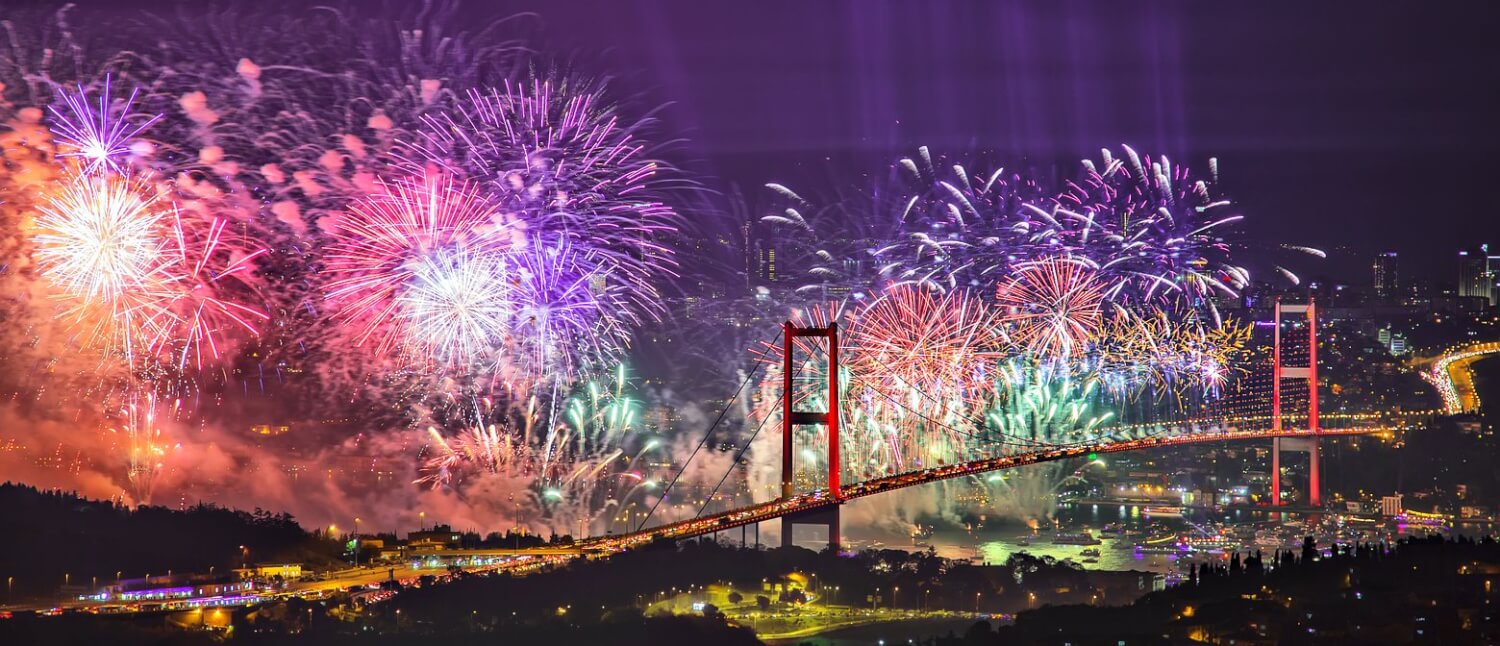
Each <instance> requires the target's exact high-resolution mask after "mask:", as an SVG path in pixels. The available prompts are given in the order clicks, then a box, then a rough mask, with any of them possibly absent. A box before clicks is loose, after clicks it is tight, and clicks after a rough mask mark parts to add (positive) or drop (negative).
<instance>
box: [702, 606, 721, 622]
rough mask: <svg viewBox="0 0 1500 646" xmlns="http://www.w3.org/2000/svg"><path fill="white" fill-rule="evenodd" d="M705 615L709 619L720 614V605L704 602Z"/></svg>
mask: <svg viewBox="0 0 1500 646" xmlns="http://www.w3.org/2000/svg"><path fill="white" fill-rule="evenodd" d="M703 616H705V617H708V618H709V619H712V618H714V617H717V616H719V607H718V606H716V605H714V604H711V603H705V604H703Z"/></svg>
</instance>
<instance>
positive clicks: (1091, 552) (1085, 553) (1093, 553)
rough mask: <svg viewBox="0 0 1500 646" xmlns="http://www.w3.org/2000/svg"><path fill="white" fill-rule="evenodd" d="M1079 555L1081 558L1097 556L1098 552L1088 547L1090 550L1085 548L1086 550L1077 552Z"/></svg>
mask: <svg viewBox="0 0 1500 646" xmlns="http://www.w3.org/2000/svg"><path fill="white" fill-rule="evenodd" d="M1079 554H1081V555H1083V556H1099V550H1096V549H1094V548H1092V547H1090V548H1087V549H1085V550H1083V551H1082V552H1079Z"/></svg>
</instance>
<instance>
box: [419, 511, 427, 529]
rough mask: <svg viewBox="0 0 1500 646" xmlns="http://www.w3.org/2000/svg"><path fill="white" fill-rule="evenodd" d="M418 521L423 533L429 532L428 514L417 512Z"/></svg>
mask: <svg viewBox="0 0 1500 646" xmlns="http://www.w3.org/2000/svg"><path fill="white" fill-rule="evenodd" d="M417 520H418V521H420V524H421V525H422V531H424V532H425V531H427V512H425V511H419V512H417Z"/></svg>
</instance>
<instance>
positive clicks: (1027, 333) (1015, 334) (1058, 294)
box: [995, 257, 1104, 360]
mask: <svg viewBox="0 0 1500 646" xmlns="http://www.w3.org/2000/svg"><path fill="white" fill-rule="evenodd" d="M995 301H996V302H997V303H998V304H999V305H1000V306H1001V307H1002V308H1004V309H1005V310H1006V314H1005V316H1004V318H1005V321H1006V322H1007V323H1009V325H1010V326H1011V327H1010V329H1011V335H1012V340H1013V341H1014V342H1015V343H1017V344H1018V345H1019V346H1021V347H1023V348H1025V349H1027V350H1029V351H1031V353H1032V354H1034V355H1035V356H1037V357H1038V358H1041V359H1044V360H1050V359H1058V360H1066V359H1069V358H1071V357H1073V356H1074V355H1075V354H1078V353H1080V352H1082V351H1083V350H1084V348H1085V347H1087V345H1088V344H1089V342H1090V340H1091V339H1093V338H1094V337H1095V335H1097V334H1098V332H1099V327H1100V323H1101V319H1102V316H1101V306H1102V305H1103V303H1104V285H1103V283H1101V282H1100V281H1099V280H1098V279H1097V278H1096V275H1095V272H1094V270H1093V269H1091V268H1090V267H1089V266H1088V265H1087V264H1085V262H1084V261H1083V260H1080V259H1075V258H1070V257H1051V258H1046V259H1044V260H1039V261H1036V262H1030V263H1026V264H1024V265H1020V266H1019V267H1017V268H1016V272H1015V273H1014V274H1013V275H1011V277H1010V278H1009V279H1008V280H1007V281H1006V282H1004V283H1002V284H1001V285H1000V288H999V289H998V290H997V292H996V294H995Z"/></svg>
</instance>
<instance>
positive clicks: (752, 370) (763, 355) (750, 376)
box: [635, 337, 775, 532]
mask: <svg viewBox="0 0 1500 646" xmlns="http://www.w3.org/2000/svg"><path fill="white" fill-rule="evenodd" d="M774 338H775V337H772V339H774ZM761 345H763V346H765V348H766V350H765V351H763V352H761V354H760V360H759V361H756V362H755V365H754V366H751V367H750V373H749V374H747V375H745V380H744V381H741V382H740V387H739V388H736V389H734V395H732V396H730V397H729V401H727V402H725V403H724V408H723V409H722V410H720V411H719V416H718V417H717V418H715V419H714V423H713V424H711V425H709V427H708V430H707V431H706V432H704V433H703V439H701V440H698V446H697V447H696V448H694V449H693V452H692V453H691V454H689V455H688V459H687V460H685V461H683V463H682V468H681V469H678V470H677V473H676V474H675V475H673V476H672V481H671V482H668V483H667V486H666V487H664V488H663V489H662V490H661V497H660V498H657V499H656V502H654V503H651V509H650V510H648V511H647V512H646V516H645V517H643V518H641V524H639V525H636V527H635V531H638V532H639V531H641V530H643V529H645V528H646V523H647V522H649V521H650V520H651V516H652V514H655V513H656V508H657V507H658V506H660V505H661V501H663V500H666V499H667V494H668V493H670V492H671V491H672V486H673V485H676V484H677V479H678V478H681V477H682V474H683V473H685V472H686V471H687V468H688V465H689V464H692V462H693V458H694V457H697V455H698V452H699V451H702V450H703V447H704V446H705V445H707V444H708V438H710V437H713V434H714V429H715V428H718V426H719V422H722V421H724V416H725V415H728V414H729V409H730V408H731V407H733V406H734V402H735V400H736V399H739V397H740V393H741V392H744V390H745V386H746V385H747V384H749V383H750V380H751V379H754V378H755V373H756V372H758V371H759V370H760V366H761V364H764V363H765V362H766V357H767V356H769V355H770V353H771V350H772V349H773V348H774V347H775V346H773V345H771V339H767V340H765V341H762V342H761Z"/></svg>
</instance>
